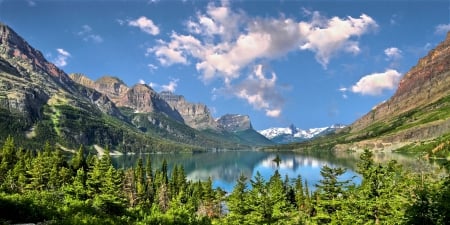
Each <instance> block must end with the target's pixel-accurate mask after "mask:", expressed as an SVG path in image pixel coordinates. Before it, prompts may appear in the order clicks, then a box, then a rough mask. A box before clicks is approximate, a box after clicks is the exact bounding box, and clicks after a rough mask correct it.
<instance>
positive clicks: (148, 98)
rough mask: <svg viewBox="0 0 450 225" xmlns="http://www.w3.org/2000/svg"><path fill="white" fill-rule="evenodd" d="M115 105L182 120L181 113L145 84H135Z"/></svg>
mask: <svg viewBox="0 0 450 225" xmlns="http://www.w3.org/2000/svg"><path fill="white" fill-rule="evenodd" d="M116 104H117V106H121V107H129V108H132V109H134V110H136V111H137V112H162V113H165V114H166V115H168V116H169V117H171V118H172V119H175V120H177V121H180V122H183V118H182V117H181V115H180V114H179V113H178V111H176V110H175V109H173V108H172V107H170V105H169V104H167V102H166V101H164V99H163V98H161V96H159V94H158V93H157V92H155V91H154V90H153V89H152V88H151V87H149V86H148V85H146V84H136V85H134V86H133V87H132V88H130V89H129V90H128V91H127V92H126V93H125V94H124V95H123V96H121V97H120V98H119V99H118V101H117V103H116Z"/></svg>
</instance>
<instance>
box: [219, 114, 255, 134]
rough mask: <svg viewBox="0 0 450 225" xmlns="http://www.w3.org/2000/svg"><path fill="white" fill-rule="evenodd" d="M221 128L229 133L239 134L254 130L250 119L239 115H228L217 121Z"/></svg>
mask: <svg viewBox="0 0 450 225" xmlns="http://www.w3.org/2000/svg"><path fill="white" fill-rule="evenodd" d="M217 123H219V127H221V128H223V129H224V130H226V131H228V132H238V131H244V130H248V129H253V127H252V123H251V122H250V117H249V116H247V115H239V114H226V115H223V116H221V117H220V118H219V119H217Z"/></svg>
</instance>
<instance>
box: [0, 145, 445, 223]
mask: <svg viewBox="0 0 450 225" xmlns="http://www.w3.org/2000/svg"><path fill="white" fill-rule="evenodd" d="M0 151H1V152H0V224H17V223H37V224H239V225H243V224H390V225H391V224H427V225H432V224H450V176H449V175H448V173H447V174H445V175H438V174H435V173H431V172H421V173H413V172H411V171H407V170H406V169H403V168H402V167H401V166H400V165H399V164H398V163H396V162H395V161H391V162H389V163H386V164H378V163H376V162H374V159H373V155H372V153H371V152H370V151H368V150H365V151H364V152H363V153H362V154H361V157H360V160H359V163H358V169H357V172H358V174H360V176H361V177H362V181H361V183H360V184H358V185H356V184H354V183H353V182H352V181H351V180H341V179H339V177H340V175H342V174H343V173H344V172H345V169H344V168H333V167H328V166H324V167H322V169H321V175H322V178H321V180H320V181H319V183H318V184H316V185H315V189H314V190H309V188H308V187H309V185H308V183H307V180H303V179H302V177H295V178H291V177H282V176H281V175H280V174H279V173H278V172H277V171H276V172H275V173H274V174H273V175H272V176H271V177H270V179H269V180H264V178H263V177H262V176H261V175H260V174H259V173H257V175H256V176H255V177H253V178H249V177H245V176H244V175H241V176H240V178H239V179H238V180H237V183H236V185H235V187H234V189H233V190H232V192H231V193H226V192H225V191H223V190H221V189H220V188H213V186H212V180H211V179H208V180H206V181H192V180H188V179H187V178H186V174H185V172H184V169H183V167H181V166H174V167H173V168H168V166H167V162H166V161H164V162H163V163H162V166H161V167H160V168H153V167H152V160H151V155H146V159H145V160H144V159H139V160H138V161H137V163H136V165H135V166H134V167H133V168H129V169H116V168H115V167H114V166H113V165H112V161H111V157H110V155H109V154H108V150H107V151H106V154H104V155H103V156H101V157H97V156H96V155H91V154H89V153H87V151H86V150H85V148H84V147H83V146H80V148H79V149H78V151H77V152H76V153H75V154H74V155H73V156H72V157H70V158H68V157H65V156H64V155H63V154H62V152H60V151H59V150H58V149H57V148H56V146H52V145H50V144H45V145H44V146H42V148H41V149H24V148H21V147H20V146H17V145H16V144H15V141H14V139H13V138H11V137H9V138H7V140H6V141H5V143H4V144H3V146H2V147H1V149H0ZM144 162H145V163H144ZM444 167H447V170H448V169H449V168H448V167H449V166H448V165H444Z"/></svg>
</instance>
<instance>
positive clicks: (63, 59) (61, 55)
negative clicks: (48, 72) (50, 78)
mask: <svg viewBox="0 0 450 225" xmlns="http://www.w3.org/2000/svg"><path fill="white" fill-rule="evenodd" d="M56 51H57V52H58V55H57V56H56V58H55V59H54V60H53V63H54V64H55V65H56V66H57V67H64V66H66V65H67V59H68V58H69V57H70V56H71V55H70V53H69V52H68V51H66V50H64V49H62V48H58V49H56Z"/></svg>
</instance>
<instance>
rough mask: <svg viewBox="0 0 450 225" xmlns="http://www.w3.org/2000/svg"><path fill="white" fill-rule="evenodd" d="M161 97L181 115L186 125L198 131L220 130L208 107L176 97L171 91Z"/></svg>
mask: <svg viewBox="0 0 450 225" xmlns="http://www.w3.org/2000/svg"><path fill="white" fill-rule="evenodd" d="M159 95H160V96H161V98H162V99H164V100H165V101H166V102H167V103H168V104H169V105H170V106H171V107H172V108H173V109H175V110H177V111H178V112H179V113H180V115H181V117H182V118H183V121H184V123H185V124H186V125H188V126H190V127H192V128H194V129H198V130H205V129H213V130H218V125H217V123H216V121H215V120H214V118H213V116H212V115H211V111H210V110H209V108H208V107H207V106H206V105H204V104H202V103H191V102H188V101H186V99H185V98H184V96H182V95H176V94H174V93H172V92H170V91H163V92H161V93H159Z"/></svg>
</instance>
